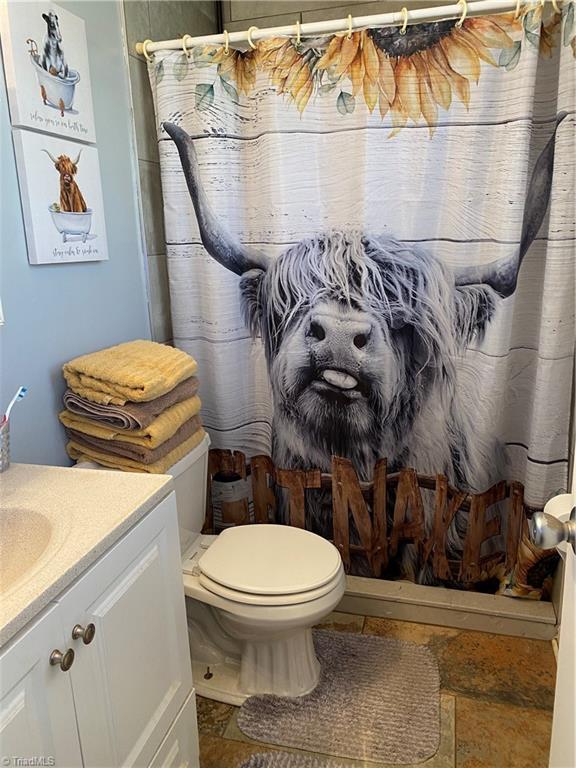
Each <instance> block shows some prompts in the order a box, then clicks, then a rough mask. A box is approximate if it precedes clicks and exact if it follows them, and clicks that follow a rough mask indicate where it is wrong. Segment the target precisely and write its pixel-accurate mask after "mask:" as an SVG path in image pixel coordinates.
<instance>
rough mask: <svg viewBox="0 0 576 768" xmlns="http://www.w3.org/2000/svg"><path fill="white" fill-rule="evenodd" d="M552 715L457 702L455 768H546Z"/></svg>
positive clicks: (476, 701)
mask: <svg viewBox="0 0 576 768" xmlns="http://www.w3.org/2000/svg"><path fill="white" fill-rule="evenodd" d="M551 726H552V714H551V713H550V712H548V711H545V710H541V709H536V708H534V707H531V708H523V707H515V706H510V705H507V704H501V703H497V702H487V701H481V700H480V699H470V698H467V697H465V696H458V697H457V698H456V766H457V768H547V766H548V751H549V745H550V731H551Z"/></svg>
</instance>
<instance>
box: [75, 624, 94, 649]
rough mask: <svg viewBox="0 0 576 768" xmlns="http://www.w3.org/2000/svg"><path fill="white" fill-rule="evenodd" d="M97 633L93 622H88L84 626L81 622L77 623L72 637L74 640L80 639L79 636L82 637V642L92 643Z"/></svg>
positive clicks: (85, 643)
mask: <svg viewBox="0 0 576 768" xmlns="http://www.w3.org/2000/svg"><path fill="white" fill-rule="evenodd" d="M95 634H96V627H95V626H94V624H92V623H90V624H87V625H86V626H85V627H83V626H82V625H81V624H76V626H75V627H74V629H73V630H72V638H73V639H74V640H78V639H79V638H82V642H83V643H84V645H90V643H91V642H92V640H94V635H95Z"/></svg>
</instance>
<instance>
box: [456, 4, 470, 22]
mask: <svg viewBox="0 0 576 768" xmlns="http://www.w3.org/2000/svg"><path fill="white" fill-rule="evenodd" d="M458 5H461V6H462V16H460V18H459V19H458V21H457V22H456V26H457V27H458V29H460V27H461V26H462V24H464V21H465V20H466V15H467V13H468V3H467V2H466V0H458Z"/></svg>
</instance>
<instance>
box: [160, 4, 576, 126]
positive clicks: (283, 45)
mask: <svg viewBox="0 0 576 768" xmlns="http://www.w3.org/2000/svg"><path fill="white" fill-rule="evenodd" d="M574 5H575V3H574V2H569V3H565V4H564V5H563V6H562V9H561V12H560V13H557V12H556V11H555V10H554V8H553V6H552V4H551V3H541V2H536V3H531V4H528V5H526V6H524V7H523V8H522V9H521V11H520V13H519V14H518V16H516V14H514V13H507V14H499V15H495V16H482V17H478V18H469V19H465V20H464V22H463V23H462V24H460V23H459V21H458V20H455V19H453V20H448V21H437V22H432V23H429V24H417V25H414V26H408V27H407V29H406V32H405V34H401V32H400V27H379V28H373V29H364V30H360V31H357V32H353V33H352V35H351V36H350V35H348V33H347V32H343V33H339V34H335V35H333V36H329V37H322V38H304V39H302V40H301V42H300V44H298V42H297V40H296V39H295V38H288V37H274V38H269V39H265V40H262V41H260V42H259V43H258V44H257V45H256V49H255V50H248V51H241V50H236V49H232V48H230V49H229V50H228V51H226V50H225V48H224V46H214V45H207V46H197V47H196V48H194V49H193V50H192V59H191V62H189V60H188V58H187V56H186V55H185V54H181V55H180V56H178V57H176V58H171V60H160V61H159V62H158V63H157V64H156V65H155V69H154V75H155V78H156V83H157V84H158V83H159V82H160V80H161V79H162V77H163V75H164V68H165V67H166V66H171V67H172V68H173V75H174V77H175V78H176V80H183V79H184V78H185V77H186V76H187V74H188V71H189V66H190V63H192V66H193V67H195V68H200V69H202V68H205V69H206V70H207V71H206V74H207V77H206V78H205V79H206V82H202V83H198V84H196V86H195V97H196V108H197V109H198V110H199V111H203V110H207V109H209V108H210V107H211V106H212V105H213V104H214V101H215V99H216V98H227V99H230V100H232V101H233V102H235V103H240V102H241V99H242V97H243V96H249V95H250V94H251V92H252V91H253V89H254V87H255V85H256V77H257V75H258V74H259V73H264V74H265V75H267V77H268V79H269V82H270V83H271V84H272V85H273V86H275V88H276V92H277V94H279V95H284V96H285V97H286V98H287V99H288V100H289V101H290V102H291V103H293V104H294V106H295V107H296V109H297V110H298V112H299V113H300V114H302V113H303V112H304V110H305V109H306V107H307V105H308V104H309V102H310V100H311V99H312V98H322V99H332V100H333V104H334V109H335V110H336V111H337V112H338V113H340V115H342V116H346V115H350V114H352V113H353V112H354V111H355V109H356V108H357V106H358V103H359V102H360V103H361V102H362V101H363V102H364V104H365V105H366V107H367V108H368V110H369V111H370V112H371V113H372V112H374V111H375V110H376V108H378V110H379V113H380V116H381V118H382V119H384V117H385V116H386V115H388V114H389V115H390V119H391V121H392V126H393V130H392V132H391V134H390V136H394V135H396V134H397V133H398V131H399V130H401V129H402V128H403V127H404V126H405V125H406V124H407V123H408V120H412V121H414V123H416V124H420V123H421V122H422V121H424V123H425V124H426V125H428V128H429V131H430V135H431V136H432V134H433V132H434V130H435V127H436V126H435V124H436V121H437V117H438V111H439V110H441V109H442V110H445V111H446V112H447V111H449V110H450V107H451V105H452V103H453V101H454V100H455V99H457V100H459V101H460V102H461V103H462V104H464V106H465V107H466V108H468V105H469V104H470V100H471V98H472V96H471V83H473V84H478V82H479V80H480V77H481V74H482V65H483V64H485V65H488V66H492V67H500V68H502V69H504V70H506V71H510V70H512V69H514V68H515V67H516V66H517V65H518V62H519V61H520V56H521V54H522V50H523V48H524V47H525V46H529V47H533V48H536V49H538V50H539V52H540V55H542V56H547V57H550V56H551V55H552V51H553V49H554V48H555V47H556V45H558V44H560V45H564V46H570V47H571V49H572V54H573V55H574V56H575V57H576V23H575V9H574ZM218 85H219V88H217V86H218Z"/></svg>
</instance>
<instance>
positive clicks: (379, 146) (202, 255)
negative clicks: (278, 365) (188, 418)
mask: <svg viewBox="0 0 576 768" xmlns="http://www.w3.org/2000/svg"><path fill="white" fill-rule="evenodd" d="M175 65H176V66H175ZM183 66H184V69H183V68H182V67H183ZM159 67H161V77H157V73H158V72H159ZM574 71H575V66H574V58H573V54H572V50H571V48H570V46H562V44H561V43H560V42H558V43H557V45H556V48H555V50H554V51H553V55H552V56H551V57H550V58H546V57H543V56H538V53H537V50H536V48H534V47H531V46H529V45H527V44H523V46H522V53H521V57H520V61H519V63H518V66H517V67H516V68H515V69H512V70H510V71H507V70H506V69H505V68H503V67H491V66H489V65H487V64H482V70H481V74H480V78H479V82H478V84H477V85H476V84H475V83H474V82H471V84H470V88H471V96H470V103H469V107H468V108H466V107H465V106H464V105H463V104H461V103H460V102H459V101H457V100H455V99H454V101H453V104H452V106H451V107H450V109H449V110H448V111H444V110H439V111H438V120H437V124H436V125H435V131H434V134H433V136H432V137H430V135H429V129H428V126H427V125H426V124H425V123H424V122H423V121H422V122H420V123H414V122H412V121H409V122H408V124H407V125H406V126H405V127H404V128H402V130H400V131H399V133H398V134H397V135H396V136H394V137H393V138H390V133H391V130H392V127H393V125H392V120H391V117H390V115H387V116H386V117H385V118H384V119H383V120H382V119H381V117H380V115H379V114H378V109H376V110H375V111H374V112H373V113H372V114H370V112H369V110H368V109H367V107H366V106H365V104H364V103H358V104H357V106H356V109H355V110H354V112H353V113H352V114H345V115H342V114H340V113H339V112H338V111H337V109H336V107H335V96H334V95H333V94H332V95H328V96H320V95H314V96H312V98H311V99H310V102H309V103H308V105H307V106H306V108H305V110H304V111H303V112H302V113H300V112H299V111H298V110H297V109H296V107H295V106H294V104H293V103H291V102H290V101H289V100H288V99H287V98H286V96H281V95H278V94H277V93H276V89H275V87H274V86H272V85H271V84H270V81H269V78H268V76H267V75H266V74H265V73H260V72H259V73H258V75H257V78H256V82H255V85H254V87H253V89H252V90H251V92H250V93H249V94H248V95H246V94H241V95H240V97H239V99H238V102H234V101H232V100H231V99H230V98H229V97H228V96H227V95H226V93H225V92H224V91H223V89H222V86H221V84H220V82H219V81H218V77H217V75H216V66H215V65H214V66H210V67H206V66H196V65H195V64H194V59H193V58H192V60H191V61H190V62H189V63H187V64H185V65H184V63H183V59H182V54H181V53H180V52H177V51H172V52H168V51H166V52H160V53H159V54H157V55H156V57H155V60H154V62H153V63H152V64H151V65H150V76H151V82H152V88H153V92H154V98H155V107H156V122H157V127H158V138H159V147H160V160H161V167H162V187H163V196H164V215H165V223H166V237H167V253H168V261H169V276H170V291H171V303H172V315H173V318H172V319H173V326H174V341H175V343H176V345H177V346H179V347H180V348H182V349H184V350H185V351H187V352H189V353H190V354H192V355H193V356H194V357H195V358H196V359H197V361H198V365H199V376H200V379H201V392H200V394H201V397H202V401H203V420H204V423H205V425H206V427H207V429H208V431H209V432H210V434H211V437H212V440H213V445H214V446H215V447H219V448H231V449H238V450H242V451H244V452H245V453H246V454H247V455H248V456H251V455H254V454H258V453H270V448H271V439H272V397H271V392H270V385H269V378H268V373H267V370H266V363H265V357H264V352H263V347H262V344H261V342H260V341H259V340H258V339H255V340H252V339H251V338H250V334H249V331H248V329H247V327H246V325H245V323H244V320H243V318H242V314H241V310H240V300H239V288H238V282H239V280H238V277H237V276H236V275H234V274H232V273H231V272H229V271H227V270H226V269H224V268H223V267H222V266H220V265H219V264H218V263H216V262H215V261H214V260H213V259H212V258H211V257H210V256H209V255H208V254H207V252H206V251H205V249H204V248H203V246H202V244H201V240H200V236H199V230H198V224H197V220H196V216H195V214H194V210H193V207H192V203H191V201H190V197H189V194H188V190H187V188H186V183H185V179H184V175H183V173H182V168H181V164H180V160H179V157H178V153H177V150H176V147H175V145H174V143H173V142H172V141H171V140H170V139H169V138H168V137H167V134H166V133H165V132H164V131H163V130H162V129H161V123H162V122H163V121H169V122H176V123H177V124H179V125H180V126H181V127H183V128H184V129H185V130H186V131H187V132H188V133H189V134H190V135H191V136H192V137H193V138H196V139H197V141H196V142H195V146H196V152H197V155H198V163H199V173H200V177H201V180H202V185H203V187H204V190H205V192H206V194H207V196H208V199H209V201H210V203H211V205H212V207H213V210H214V212H215V214H216V216H217V218H218V219H219V220H220V221H221V222H223V224H225V226H226V228H227V229H228V230H229V231H230V232H232V233H234V235H236V236H237V237H238V238H239V239H241V240H242V242H244V243H245V244H253V245H256V246H257V247H258V248H259V249H260V250H263V251H266V253H268V254H271V255H273V256H278V255H280V254H281V253H282V252H283V251H284V250H285V249H286V248H287V247H288V246H289V245H291V244H294V243H297V242H298V241H299V240H300V239H302V238H305V237H309V236H310V235H312V234H315V233H319V232H323V231H329V230H331V229H334V228H337V229H344V230H348V229H359V230H361V231H362V232H365V233H371V234H381V233H383V234H387V235H390V236H393V237H394V238H396V239H398V240H400V241H403V242H404V243H406V244H408V245H411V244H415V245H417V246H418V247H420V248H424V249H426V250H429V251H431V252H433V253H434V254H435V255H436V256H437V257H438V258H439V259H440V260H441V261H443V262H444V263H445V264H446V265H448V266H450V267H454V266H462V265H468V264H485V263H489V262H490V261H493V260H494V259H496V258H499V257H502V256H506V255H511V254H512V253H513V252H514V250H515V248H517V247H518V243H519V239H520V232H521V226H522V217H523V214H524V205H525V196H526V189H527V184H528V181H529V178H530V174H531V171H532V168H533V165H534V162H535V160H536V158H537V156H538V155H539V153H540V152H541V150H542V149H543V147H544V146H545V144H546V142H547V141H548V139H549V138H550V136H551V134H552V131H553V127H554V123H555V118H556V114H557V113H559V112H560V111H563V110H565V111H568V113H569V117H568V118H567V119H566V120H565V121H564V123H563V125H562V127H561V129H559V131H558V134H557V140H556V156H555V167H554V177H553V187H552V197H551V203H550V209H549V215H548V216H547V217H546V219H545V222H544V224H543V226H542V227H541V229H540V232H539V234H538V237H537V239H536V240H535V242H534V243H533V244H532V246H531V248H530V250H529V251H528V254H527V256H526V258H525V261H524V263H523V265H522V268H521V271H520V275H519V282H518V287H517V290H516V291H515V293H514V294H513V295H512V296H511V297H509V298H507V299H505V300H502V301H501V302H500V306H499V307H498V310H497V313H496V315H495V317H494V319H493V320H492V322H491V323H490V325H489V328H488V331H487V333H486V336H485V338H484V339H483V340H482V341H475V342H472V343H471V344H470V346H469V348H468V349H467V350H466V353H465V354H464V355H463V356H462V357H461V358H460V359H459V360H458V361H457V370H458V381H459V390H460V391H459V394H460V396H461V397H462V398H464V400H466V398H468V399H469V402H468V403H467V408H468V409H469V410H470V411H471V412H472V413H473V414H474V421H475V429H476V433H477V434H478V436H479V437H481V436H485V437H489V436H492V435H494V434H495V435H496V436H497V437H498V438H499V440H500V441H501V442H502V444H503V445H504V446H505V460H503V461H502V464H501V467H500V475H501V478H502V479H506V480H517V481H519V482H522V483H523V484H524V485H525V500H526V503H527V504H528V505H529V506H536V507H538V506H541V505H543V504H544V503H545V501H546V500H547V499H548V498H549V497H550V495H551V494H553V493H554V492H556V491H558V490H559V489H563V488H565V487H566V484H567V472H568V452H569V431H570V407H571V397H572V387H573V370H574V334H575V325H574V317H575V315H574V312H575V308H574V305H575V279H576V278H575V255H574V248H575V242H576V225H575V213H574V212H575V197H574V110H575V103H574V102H575V96H574V94H575V91H576V88H575V82H576V81H575V75H574ZM204 83H214V98H213V102H212V103H211V104H209V105H206V104H204V105H202V106H203V108H202V109H199V108H198V107H197V97H196V94H197V86H198V85H199V84H204ZM416 469H418V470H419V469H421V468H419V467H416ZM437 471H439V472H440V471H442V469H441V468H440V467H438V470H437Z"/></svg>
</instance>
